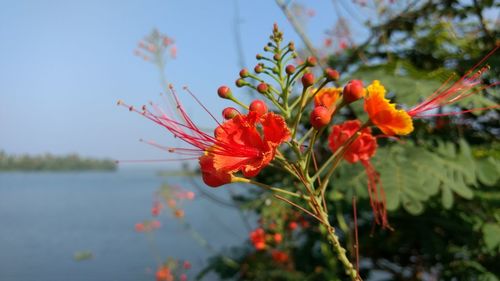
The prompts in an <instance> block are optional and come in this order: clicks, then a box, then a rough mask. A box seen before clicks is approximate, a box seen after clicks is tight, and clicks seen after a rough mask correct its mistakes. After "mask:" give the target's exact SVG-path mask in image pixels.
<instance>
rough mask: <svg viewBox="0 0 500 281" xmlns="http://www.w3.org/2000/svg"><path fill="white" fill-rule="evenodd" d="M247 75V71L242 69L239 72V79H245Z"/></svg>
mask: <svg viewBox="0 0 500 281" xmlns="http://www.w3.org/2000/svg"><path fill="white" fill-rule="evenodd" d="M248 74H249V73H248V69H246V68H243V69H242V70H240V77H241V78H246V77H248Z"/></svg>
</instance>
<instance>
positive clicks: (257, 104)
mask: <svg viewBox="0 0 500 281" xmlns="http://www.w3.org/2000/svg"><path fill="white" fill-rule="evenodd" d="M249 111H254V112H256V113H257V115H258V116H262V115H264V114H266V113H267V105H266V104H265V103H264V102H263V101H261V100H254V101H253V102H252V103H251V104H250V107H249Z"/></svg>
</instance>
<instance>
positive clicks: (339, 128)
mask: <svg viewBox="0 0 500 281" xmlns="http://www.w3.org/2000/svg"><path fill="white" fill-rule="evenodd" d="M360 127H361V122H359V121H358V120H351V121H346V122H344V123H343V124H340V125H334V126H333V127H332V132H331V134H330V136H329V137H328V145H329V147H330V149H331V150H332V151H334V152H335V151H337V149H338V148H339V147H340V146H341V145H343V144H344V143H345V142H346V141H347V140H348V139H349V138H350V137H351V136H352V135H353V134H354V133H356V131H358V130H359V128H360ZM376 149H377V140H376V139H375V137H373V136H372V134H371V130H370V128H364V129H363V130H361V135H360V136H359V137H358V138H357V139H356V140H355V141H354V142H353V143H352V144H351V145H350V146H349V147H348V148H347V150H346V151H345V153H344V159H345V160H346V161H348V162H349V163H356V162H358V161H360V160H363V161H367V160H369V159H370V158H371V157H372V156H373V155H374V154H375V151H376Z"/></svg>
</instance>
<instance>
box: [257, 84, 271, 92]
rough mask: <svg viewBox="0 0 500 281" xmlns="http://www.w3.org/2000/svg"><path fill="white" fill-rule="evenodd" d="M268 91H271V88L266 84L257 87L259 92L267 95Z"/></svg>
mask: <svg viewBox="0 0 500 281" xmlns="http://www.w3.org/2000/svg"><path fill="white" fill-rule="evenodd" d="M267 91H269V87H268V86H267V84H266V83H264V82H262V83H260V84H259V85H257V92H259V93H261V94H265V93H267Z"/></svg>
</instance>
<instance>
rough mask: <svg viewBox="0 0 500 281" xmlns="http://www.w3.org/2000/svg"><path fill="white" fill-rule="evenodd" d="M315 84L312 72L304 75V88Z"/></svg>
mask: <svg viewBox="0 0 500 281" xmlns="http://www.w3.org/2000/svg"><path fill="white" fill-rule="evenodd" d="M313 84H314V75H313V74H312V73H311V72H308V73H306V74H304V76H302V85H303V86H304V88H307V87H310V86H312V85H313Z"/></svg>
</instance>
